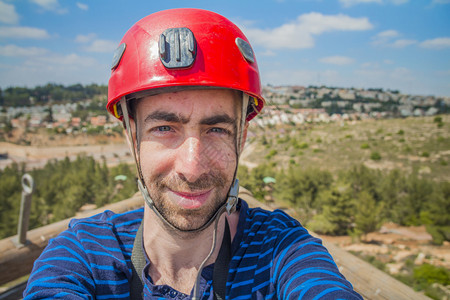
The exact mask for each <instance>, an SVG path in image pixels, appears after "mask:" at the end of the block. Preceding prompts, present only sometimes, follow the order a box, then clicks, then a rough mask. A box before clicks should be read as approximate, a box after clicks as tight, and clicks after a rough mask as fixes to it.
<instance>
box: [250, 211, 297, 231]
mask: <svg viewBox="0 0 450 300" xmlns="http://www.w3.org/2000/svg"><path fill="white" fill-rule="evenodd" d="M247 222H248V223H249V224H261V225H264V226H268V227H270V228H276V229H279V230H284V229H291V228H298V227H302V225H301V224H300V222H299V221H297V220H296V219H294V218H293V217H291V216H289V215H288V214H287V213H286V212H284V211H283V210H280V209H276V210H274V211H270V210H265V209H263V208H260V207H255V208H249V209H248V210H247Z"/></svg>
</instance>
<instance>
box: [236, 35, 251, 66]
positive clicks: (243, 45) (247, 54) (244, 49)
mask: <svg viewBox="0 0 450 300" xmlns="http://www.w3.org/2000/svg"><path fill="white" fill-rule="evenodd" d="M236 45H237V46H238V48H239V51H241V53H242V55H243V56H244V58H245V59H246V60H247V61H249V62H251V63H254V62H255V56H254V55H253V50H252V47H251V46H250V44H249V43H247V42H246V41H244V40H243V39H241V38H236Z"/></svg>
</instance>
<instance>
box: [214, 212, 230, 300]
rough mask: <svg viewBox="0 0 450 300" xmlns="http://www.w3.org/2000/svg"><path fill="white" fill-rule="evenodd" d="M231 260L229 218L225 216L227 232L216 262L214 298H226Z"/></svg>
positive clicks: (219, 299) (221, 299)
mask: <svg viewBox="0 0 450 300" xmlns="http://www.w3.org/2000/svg"><path fill="white" fill-rule="evenodd" d="M230 261H231V234H230V226H229V225H228V221H227V218H225V232H224V234H223V239H222V246H220V250H219V255H218V256H217V259H216V262H215V263H214V273H213V282H212V285H213V291H214V300H225V294H226V291H227V278H228V268H229V266H230Z"/></svg>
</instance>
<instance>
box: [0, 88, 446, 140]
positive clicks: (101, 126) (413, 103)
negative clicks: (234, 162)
mask: <svg viewBox="0 0 450 300" xmlns="http://www.w3.org/2000/svg"><path fill="white" fill-rule="evenodd" d="M80 86H81V85H77V94H76V95H77V97H76V99H75V100H72V98H71V97H73V93H72V94H70V93H68V94H61V89H63V90H64V87H61V86H56V87H58V91H59V94H58V95H59V97H58V99H53V97H52V95H51V92H49V93H50V95H44V94H43V93H44V92H41V94H40V95H38V96H33V93H34V95H36V93H35V92H33V90H28V92H26V93H23V91H22V95H28V99H23V98H24V97H22V98H20V99H21V100H20V101H18V102H20V103H22V104H23V105H22V106H17V103H16V102H13V101H14V100H10V101H9V102H8V101H7V100H8V96H10V98H11V99H16V98H17V95H16V94H17V92H16V90H14V89H11V88H10V89H9V90H8V89H6V90H3V91H2V100H3V101H2V102H0V104H2V105H1V106H0V130H1V131H3V132H4V133H7V132H8V131H10V130H12V129H14V128H47V129H49V130H54V132H55V133H65V134H72V133H77V132H86V133H92V134H96V133H107V132H111V131H117V132H119V131H120V130H121V126H119V125H120V124H119V122H118V121H117V120H116V119H115V118H113V117H111V116H109V115H108V114H107V113H106V109H105V105H106V95H105V92H106V88H105V87H104V86H103V87H102V86H100V87H101V88H99V87H98V86H95V88H96V92H95V93H90V94H86V93H83V91H84V90H83V88H84V87H82V86H81V87H80ZM71 88H72V87H68V88H67V89H69V90H70V89H71ZM16 89H17V88H16ZM54 89H55V85H50V88H48V90H49V91H53V90H54ZM72 89H73V88H72ZM80 91H81V92H80ZM8 93H9V94H8ZM64 95H66V96H64ZM263 95H264V97H265V99H266V101H267V105H266V107H265V109H264V113H263V114H262V115H260V116H259V117H258V118H257V120H256V123H257V125H259V126H262V127H264V126H268V125H277V124H282V123H288V124H289V123H291V124H302V123H305V122H335V121H342V120H363V119H369V118H400V117H420V116H433V115H437V114H446V113H449V107H450V97H437V96H417V95H406V94H402V93H400V92H399V91H395V90H386V91H385V90H383V89H355V88H351V89H348V88H335V87H325V86H321V87H315V86H309V87H303V86H272V85H267V86H264V88H263ZM84 96H85V97H84ZM14 97H16V98H14ZM55 98H56V97H55ZM42 99H44V100H45V101H42ZM13 104H14V105H13Z"/></svg>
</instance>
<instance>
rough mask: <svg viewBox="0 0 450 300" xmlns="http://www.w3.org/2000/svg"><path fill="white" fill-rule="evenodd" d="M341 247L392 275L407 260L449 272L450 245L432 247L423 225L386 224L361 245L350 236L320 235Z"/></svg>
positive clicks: (446, 243)
mask: <svg viewBox="0 0 450 300" xmlns="http://www.w3.org/2000/svg"><path fill="white" fill-rule="evenodd" d="M321 237H322V238H323V239H325V240H327V241H329V242H332V243H334V244H336V245H338V246H340V247H341V248H343V249H345V250H347V251H351V252H359V253H362V254H363V255H371V256H374V257H375V258H376V259H377V260H379V261H381V262H383V263H385V264H386V267H387V269H388V271H389V273H391V274H398V273H401V271H402V267H403V266H404V265H405V263H406V262H407V260H412V261H414V264H416V265H421V264H424V263H429V264H432V265H435V266H441V267H445V268H447V269H450V243H448V242H444V244H443V245H442V246H435V245H432V244H431V240H432V238H431V235H430V234H429V233H428V232H427V231H426V229H425V226H409V227H405V226H399V225H397V224H394V223H385V224H384V225H383V226H382V227H381V229H380V230H379V231H377V232H372V233H369V234H368V235H367V236H366V237H365V239H364V241H363V242H353V241H352V238H351V237H349V236H338V237H334V236H321Z"/></svg>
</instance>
